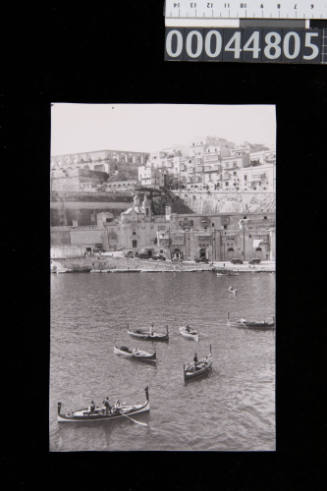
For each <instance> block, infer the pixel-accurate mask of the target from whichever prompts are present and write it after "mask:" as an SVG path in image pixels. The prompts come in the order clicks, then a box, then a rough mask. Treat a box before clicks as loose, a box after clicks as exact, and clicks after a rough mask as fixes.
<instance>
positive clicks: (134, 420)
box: [121, 413, 148, 426]
mask: <svg viewBox="0 0 327 491" xmlns="http://www.w3.org/2000/svg"><path fill="white" fill-rule="evenodd" d="M121 415H122V416H124V417H125V418H127V419H129V420H130V421H132V422H133V423H135V424H137V425H140V426H148V425H147V423H141V421H136V419H133V418H131V417H130V416H127V414H122V413H121Z"/></svg>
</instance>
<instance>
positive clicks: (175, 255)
mask: <svg viewBox="0 0 327 491" xmlns="http://www.w3.org/2000/svg"><path fill="white" fill-rule="evenodd" d="M172 259H183V253H182V251H181V250H180V249H178V248H176V249H174V250H173V254H172Z"/></svg>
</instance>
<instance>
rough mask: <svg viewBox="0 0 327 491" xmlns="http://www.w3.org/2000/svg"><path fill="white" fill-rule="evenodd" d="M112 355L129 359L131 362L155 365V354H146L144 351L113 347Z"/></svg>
mask: <svg viewBox="0 0 327 491" xmlns="http://www.w3.org/2000/svg"><path fill="white" fill-rule="evenodd" d="M114 353H115V355H118V356H124V357H125V358H130V359H131V360H138V361H144V362H149V363H157V354H156V352H154V353H148V352H147V351H144V350H139V349H137V348H132V349H130V348H128V347H127V346H120V347H118V346H114Z"/></svg>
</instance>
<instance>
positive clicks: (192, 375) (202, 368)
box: [183, 344, 213, 382]
mask: <svg viewBox="0 0 327 491" xmlns="http://www.w3.org/2000/svg"><path fill="white" fill-rule="evenodd" d="M212 362H213V360H212V351H211V344H210V352H209V354H208V355H207V356H206V357H205V358H203V359H202V360H198V361H194V362H193V363H189V364H188V365H185V364H184V365H183V375H184V382H187V381H190V380H194V379H197V378H200V377H203V376H207V375H209V373H210V372H211V370H212Z"/></svg>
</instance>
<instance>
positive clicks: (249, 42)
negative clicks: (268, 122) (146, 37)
mask: <svg viewBox="0 0 327 491" xmlns="http://www.w3.org/2000/svg"><path fill="white" fill-rule="evenodd" d="M320 47H321V32H320V30H319V29H316V30H308V31H307V30H305V29H302V30H301V29H298V30H286V29H277V30H270V31H269V30H265V29H253V28H252V29H238V30H235V29H176V28H175V29H167V30H166V53H165V58H166V60H174V59H175V60H176V59H183V60H194V61H196V60H200V59H201V60H208V61H210V60H212V61H272V62H274V61H278V62H280V61H282V62H285V63H287V62H292V61H296V62H298V63H320V61H321V60H320V57H321V56H320Z"/></svg>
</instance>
